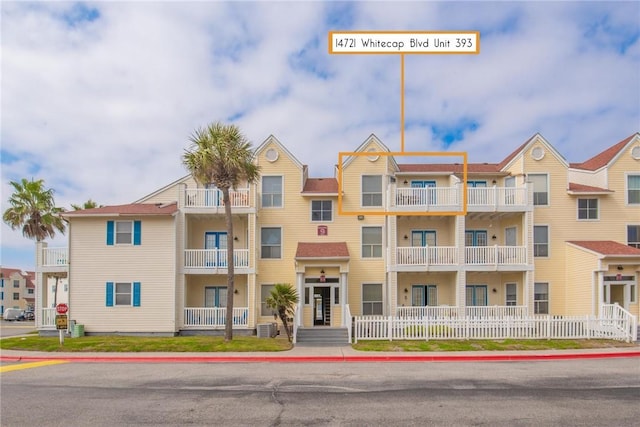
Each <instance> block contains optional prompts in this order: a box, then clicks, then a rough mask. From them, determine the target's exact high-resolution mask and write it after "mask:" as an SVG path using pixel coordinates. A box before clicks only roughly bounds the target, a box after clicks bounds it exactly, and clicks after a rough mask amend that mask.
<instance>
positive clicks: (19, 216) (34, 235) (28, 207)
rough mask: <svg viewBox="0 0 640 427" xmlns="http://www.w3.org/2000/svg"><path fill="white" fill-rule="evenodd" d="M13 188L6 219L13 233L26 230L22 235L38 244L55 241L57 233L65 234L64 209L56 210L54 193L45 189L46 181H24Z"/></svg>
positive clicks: (5, 212)
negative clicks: (16, 230)
mask: <svg viewBox="0 0 640 427" xmlns="http://www.w3.org/2000/svg"><path fill="white" fill-rule="evenodd" d="M9 184H11V186H12V187H13V188H14V192H13V194H12V195H11V197H10V198H9V204H10V205H11V207H10V208H8V209H7V210H6V211H4V214H3V215H2V219H3V221H4V222H5V223H6V224H7V225H8V226H9V227H11V229H12V230H15V229H17V228H20V227H22V235H23V236H25V237H27V238H29V239H35V241H36V242H41V241H43V240H44V239H46V238H47V237H50V238H53V237H54V236H55V234H56V230H57V231H59V232H60V233H63V234H64V231H65V228H66V223H65V221H64V219H62V216H60V214H61V213H62V212H64V209H62V208H59V207H56V206H55V201H54V199H53V190H52V189H45V188H44V180H42V179H39V180H34V179H31V181H28V180H27V179H25V178H22V180H21V181H20V182H16V181H11V182H9Z"/></svg>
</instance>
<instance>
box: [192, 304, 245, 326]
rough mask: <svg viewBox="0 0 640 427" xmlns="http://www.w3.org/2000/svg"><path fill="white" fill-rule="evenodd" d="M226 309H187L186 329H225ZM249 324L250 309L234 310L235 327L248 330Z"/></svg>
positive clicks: (238, 308)
mask: <svg viewBox="0 0 640 427" xmlns="http://www.w3.org/2000/svg"><path fill="white" fill-rule="evenodd" d="M226 316H227V308H226V307H185V309H184V327H185V328H202V329H209V328H224V326H225V324H226ZM248 322H249V308H248V307H234V308H233V327H234V328H235V327H238V328H243V327H244V328H246V327H247V326H248V324H249V323H248Z"/></svg>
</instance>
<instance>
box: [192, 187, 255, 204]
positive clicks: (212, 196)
mask: <svg viewBox="0 0 640 427" xmlns="http://www.w3.org/2000/svg"><path fill="white" fill-rule="evenodd" d="M229 198H230V199H231V207H232V208H248V207H249V189H248V188H241V189H237V190H231V191H229ZM184 206H185V207H188V208H220V207H223V206H224V203H223V201H222V191H220V190H218V189H217V188H198V189H186V190H185V195H184Z"/></svg>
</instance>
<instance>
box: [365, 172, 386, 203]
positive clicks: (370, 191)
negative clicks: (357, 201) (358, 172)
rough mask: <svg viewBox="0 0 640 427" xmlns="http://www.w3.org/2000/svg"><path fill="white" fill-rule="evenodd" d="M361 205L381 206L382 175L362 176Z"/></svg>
mask: <svg viewBox="0 0 640 427" xmlns="http://www.w3.org/2000/svg"><path fill="white" fill-rule="evenodd" d="M362 206H382V175H363V176H362Z"/></svg>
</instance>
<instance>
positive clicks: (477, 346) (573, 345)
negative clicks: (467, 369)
mask: <svg viewBox="0 0 640 427" xmlns="http://www.w3.org/2000/svg"><path fill="white" fill-rule="evenodd" d="M612 347H638V346H637V345H636V344H634V343H626V342H621V341H613V340H495V341H494V340H442V341H441V340H432V341H422V340H411V341H409V340H407V341H358V343H356V344H354V345H353V348H354V349H356V350H360V351H407V352H410V351H487V350H489V351H491V350H493V351H507V350H576V349H588V348H612Z"/></svg>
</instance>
